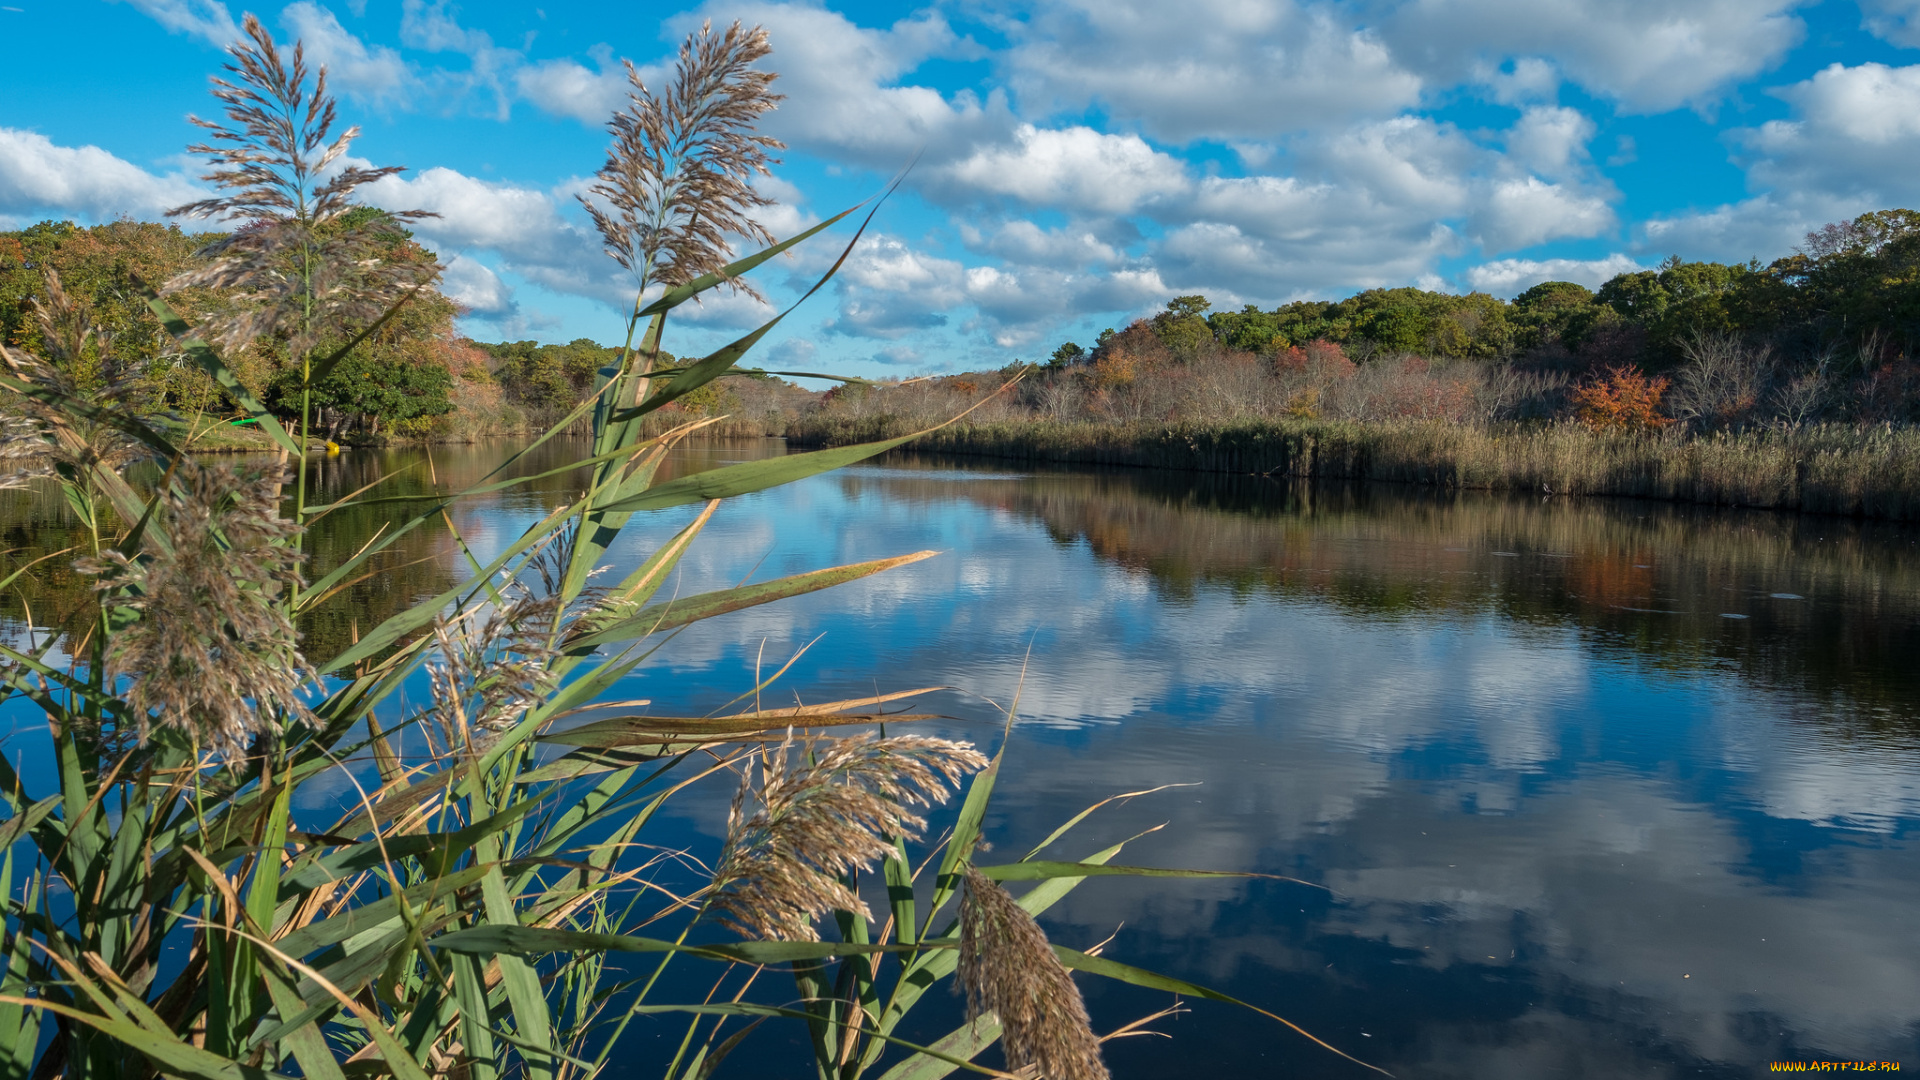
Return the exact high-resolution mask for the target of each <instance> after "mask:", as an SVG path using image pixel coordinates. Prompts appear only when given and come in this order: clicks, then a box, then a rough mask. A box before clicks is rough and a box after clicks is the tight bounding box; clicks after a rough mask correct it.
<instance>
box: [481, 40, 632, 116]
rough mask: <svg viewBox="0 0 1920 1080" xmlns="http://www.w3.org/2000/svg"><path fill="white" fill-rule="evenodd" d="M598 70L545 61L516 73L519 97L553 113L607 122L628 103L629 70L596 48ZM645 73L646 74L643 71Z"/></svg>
mask: <svg viewBox="0 0 1920 1080" xmlns="http://www.w3.org/2000/svg"><path fill="white" fill-rule="evenodd" d="M596 52H597V53H598V55H597V56H596V57H595V60H596V61H597V62H598V63H597V70H596V69H595V68H589V67H587V66H586V65H584V64H580V63H576V62H575V61H572V60H567V59H559V60H544V61H541V62H540V63H537V64H528V65H526V66H524V67H522V68H520V69H519V70H517V71H515V72H514V73H513V81H514V86H515V88H517V89H518V90H519V92H520V96H521V97H523V98H525V99H526V100H528V101H531V102H533V104H534V105H536V106H538V107H539V108H540V109H541V110H543V111H545V112H548V113H551V114H552V115H554V116H567V117H572V118H573V119H575V120H578V121H580V122H581V123H583V124H594V125H599V124H604V123H606V122H607V120H608V118H609V117H611V116H612V115H613V114H614V113H615V112H616V111H618V110H620V109H622V108H624V107H625V106H626V104H627V71H626V68H625V67H623V66H622V65H620V64H617V63H615V62H613V58H612V54H611V53H610V52H609V51H607V50H605V49H604V48H603V49H599V50H596ZM643 74H644V73H643Z"/></svg>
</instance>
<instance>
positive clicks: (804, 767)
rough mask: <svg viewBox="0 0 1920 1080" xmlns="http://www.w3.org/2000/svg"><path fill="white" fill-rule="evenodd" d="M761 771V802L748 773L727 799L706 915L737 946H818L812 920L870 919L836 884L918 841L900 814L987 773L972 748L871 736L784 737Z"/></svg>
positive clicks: (920, 821)
mask: <svg viewBox="0 0 1920 1080" xmlns="http://www.w3.org/2000/svg"><path fill="white" fill-rule="evenodd" d="M796 748H797V749H798V750H799V754H798V757H799V758H800V760H798V761H796V760H795V757H796V753H795V751H796ZM762 760H763V764H762V766H761V772H762V777H761V784H760V787H759V790H758V791H757V792H756V791H755V790H754V787H753V782H752V780H753V776H752V770H751V769H748V770H747V772H746V774H745V775H743V776H742V777H741V778H740V787H739V790H738V791H736V792H735V793H734V797H733V809H732V811H731V812H730V813H729V814H728V815H727V842H726V850H725V852H724V854H723V855H722V856H721V860H720V865H719V866H718V867H717V868H716V870H715V871H714V876H713V897H712V899H711V900H710V901H709V906H710V908H711V909H712V910H713V911H715V912H716V913H718V915H719V916H720V918H721V920H722V921H723V922H725V923H726V924H727V925H728V926H731V927H733V928H734V929H736V930H738V931H740V932H741V933H743V934H747V935H749V936H751V937H757V938H770V939H776V940H783V941H818V940H819V934H818V933H816V932H815V930H814V928H813V920H814V919H815V918H816V917H818V916H820V915H824V914H826V913H828V912H832V911H849V912H854V913H857V914H858V915H860V916H861V917H862V918H868V919H870V918H872V913H871V912H870V911H868V909H867V905H866V904H865V903H864V902H863V901H862V900H861V899H860V897H859V896H858V895H856V894H855V893H854V891H853V890H852V889H850V888H848V887H847V885H846V883H845V882H844V881H842V880H841V875H843V874H846V873H848V872H849V871H851V870H853V869H854V868H855V867H863V868H871V867H872V866H873V865H874V863H875V862H876V861H878V860H880V859H885V858H890V857H893V856H894V855H895V854H896V853H895V851H894V846H893V838H894V837H900V838H904V839H907V840H913V839H917V838H918V837H919V835H920V831H921V830H922V829H925V828H926V824H927V823H926V820H925V819H924V818H922V817H920V816H919V815H917V814H915V813H913V812H912V811H911V810H910V809H909V807H912V806H930V805H933V804H935V803H942V802H945V801H946V800H947V785H948V784H956V783H958V782H959V779H960V778H961V777H962V776H965V775H967V774H968V773H972V772H977V771H978V770H980V769H983V768H985V767H986V764H987V759H986V758H985V757H984V756H983V755H981V753H980V752H979V751H977V750H975V749H974V748H973V746H972V744H970V743H963V742H953V741H949V740H947V739H929V738H922V737H917V736H894V737H892V738H880V737H878V736H876V735H873V734H866V735H857V736H852V737H848V738H841V739H820V740H808V741H804V742H801V743H799V744H797V745H796V743H795V741H794V740H793V738H792V737H791V736H789V737H788V738H787V740H786V741H785V742H783V743H781V744H780V746H779V748H778V749H777V750H774V751H769V752H766V753H764V754H763V755H762ZM750 799H755V800H757V801H758V802H759V804H760V805H759V807H758V809H756V810H754V811H753V812H752V813H751V814H749V813H747V805H748V802H749V800H750Z"/></svg>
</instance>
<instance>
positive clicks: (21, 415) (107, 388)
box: [0, 266, 155, 487]
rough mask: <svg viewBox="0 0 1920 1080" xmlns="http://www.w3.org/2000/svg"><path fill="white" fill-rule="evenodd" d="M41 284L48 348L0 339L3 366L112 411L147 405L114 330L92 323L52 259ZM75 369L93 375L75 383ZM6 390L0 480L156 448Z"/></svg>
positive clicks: (42, 330)
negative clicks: (30, 348) (84, 383)
mask: <svg viewBox="0 0 1920 1080" xmlns="http://www.w3.org/2000/svg"><path fill="white" fill-rule="evenodd" d="M42 284H43V287H44V289H45V290H46V296H45V298H44V299H43V298H41V297H38V296H36V297H33V298H32V304H33V317H34V322H35V324H36V328H37V329H38V331H39V339H40V348H41V352H42V353H44V354H45V355H44V356H38V355H35V354H33V353H31V352H29V351H27V350H25V349H21V348H9V347H8V346H7V345H6V344H5V343H4V342H0V361H4V362H5V364H6V368H7V374H9V375H11V376H12V377H13V378H15V379H18V380H19V381H21V382H24V383H28V384H30V385H32V386H36V387H39V388H41V389H44V390H50V391H53V392H54V393H56V394H58V395H61V396H63V397H66V398H72V399H76V400H81V401H86V402H89V403H91V404H94V405H98V406H101V407H102V408H105V409H107V410H110V411H114V412H121V413H125V414H128V415H138V414H139V413H140V412H142V411H144V406H145V405H146V402H145V400H144V398H145V389H146V388H145V385H144V384H143V382H142V380H141V378H140V375H141V372H140V371H139V370H138V369H137V368H135V367H134V366H132V365H130V364H124V363H122V362H120V361H119V360H118V359H117V358H116V357H115V354H114V349H113V335H112V334H111V333H109V332H108V331H106V330H103V329H101V328H100V327H99V326H97V325H96V324H95V323H94V321H93V319H92V317H91V315H90V313H89V312H88V311H87V309H86V307H85V306H84V305H82V304H81V303H80V302H78V301H76V300H75V299H73V297H72V296H71V295H69V294H68V293H67V291H66V289H65V288H64V287H63V286H62V285H61V283H60V274H59V273H58V272H57V271H55V270H54V269H53V268H52V267H51V266H49V267H46V268H45V271H44V276H43V277H42ZM78 372H88V373H90V374H92V375H93V378H92V379H90V380H89V383H90V385H87V386H82V385H80V383H79V380H77V379H76V378H75V375H76V373H78ZM9 396H10V399H11V400H10V401H9V402H8V412H7V414H6V416H5V417H4V419H3V420H0V464H3V465H5V466H6V467H7V469H8V473H7V475H6V476H5V477H4V478H3V479H0V487H21V486H24V485H26V484H27V483H28V482H30V481H31V480H33V479H35V478H37V477H45V476H50V475H53V473H54V472H55V470H56V469H60V468H64V469H67V470H68V471H72V472H84V471H85V470H87V469H88V468H90V467H93V466H100V467H103V468H107V469H110V470H113V471H116V472H117V471H119V470H122V469H124V468H126V467H127V466H128V465H131V464H133V463H134V462H136V461H142V460H147V459H149V458H152V457H154V456H155V455H154V452H153V451H152V449H151V448H149V447H148V446H147V445H146V444H145V443H142V442H140V441H139V440H138V439H135V438H133V437H132V436H131V435H128V434H127V433H126V432H124V431H122V430H121V429H120V428H117V427H114V426H113V425H111V424H104V423H99V422H97V421H93V420H89V419H87V418H86V417H83V416H79V415H76V414H75V413H73V412H70V411H68V410H66V409H62V408H60V407H59V406H58V405H56V404H52V403H49V402H46V401H42V400H37V399H35V398H34V397H32V396H29V395H25V394H20V395H9Z"/></svg>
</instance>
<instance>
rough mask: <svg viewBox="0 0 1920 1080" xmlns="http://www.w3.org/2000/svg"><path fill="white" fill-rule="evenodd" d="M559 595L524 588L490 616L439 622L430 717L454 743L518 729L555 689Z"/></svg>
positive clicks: (449, 742) (431, 677)
mask: <svg viewBox="0 0 1920 1080" xmlns="http://www.w3.org/2000/svg"><path fill="white" fill-rule="evenodd" d="M558 609H559V601H558V598H557V596H556V595H554V594H551V593H549V594H547V595H545V596H535V595H533V594H532V593H530V592H526V591H521V592H519V593H518V595H515V596H514V597H513V598H512V599H511V600H509V601H507V602H506V603H503V604H498V605H496V606H494V607H492V608H490V609H488V610H487V612H486V613H485V615H484V616H479V617H474V616H465V617H460V618H455V619H445V618H441V619H437V620H435V621H434V626H433V637H434V642H435V644H436V645H437V646H438V647H439V653H440V661H439V662H438V663H435V664H431V665H429V666H428V669H427V672H428V678H429V680H430V681H431V683H432V686H433V697H434V705H433V708H432V710H431V717H430V718H431V719H432V720H433V721H434V722H435V723H436V724H437V725H438V726H439V728H440V729H441V731H442V732H443V733H444V735H445V737H446V740H447V745H448V746H449V747H458V746H465V745H467V744H468V743H469V742H470V741H472V740H475V739H483V738H485V737H486V736H488V735H493V734H497V733H499V732H502V731H505V730H506V729H508V728H510V727H512V726H513V725H514V723H515V722H516V721H518V720H519V719H520V717H522V716H524V715H526V712H527V710H528V709H531V708H533V707H534V706H535V705H538V704H540V703H541V702H542V701H545V700H546V699H547V696H548V695H549V694H551V693H553V690H554V687H555V685H556V684H557V682H558V680H557V679H556V677H555V676H554V673H553V671H552V669H551V668H550V667H549V665H550V664H551V663H552V661H553V658H554V656H555V655H556V654H557V650H556V649H555V648H554V646H553V623H554V616H555V614H556V612H557V611H558Z"/></svg>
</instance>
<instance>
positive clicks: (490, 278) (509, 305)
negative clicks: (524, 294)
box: [440, 254, 514, 316]
mask: <svg viewBox="0 0 1920 1080" xmlns="http://www.w3.org/2000/svg"><path fill="white" fill-rule="evenodd" d="M446 267H447V269H446V272H445V273H444V274H442V275H441V277H440V291H441V292H443V293H445V294H446V295H447V297H448V298H449V299H451V300H452V301H453V302H454V303H456V304H459V305H460V306H461V307H464V308H466V309H467V310H468V311H470V312H473V313H475V314H479V315H487V316H499V315H505V314H509V313H510V312H511V311H512V309H513V306H514V305H513V290H511V289H509V288H507V284H506V282H504V281H501V280H500V275H498V274H496V273H494V272H493V271H492V270H491V269H490V268H488V266H487V265H486V264H485V263H483V262H481V261H479V260H478V259H475V258H472V257H471V256H468V255H464V254H462V255H455V256H454V257H453V258H451V259H448V260H447V263H446Z"/></svg>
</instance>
